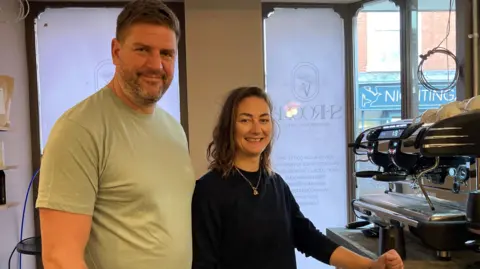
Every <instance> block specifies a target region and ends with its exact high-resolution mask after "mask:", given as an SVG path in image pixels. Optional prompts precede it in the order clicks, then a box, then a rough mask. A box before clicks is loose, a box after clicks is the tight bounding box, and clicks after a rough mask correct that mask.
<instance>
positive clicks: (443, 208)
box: [349, 110, 480, 260]
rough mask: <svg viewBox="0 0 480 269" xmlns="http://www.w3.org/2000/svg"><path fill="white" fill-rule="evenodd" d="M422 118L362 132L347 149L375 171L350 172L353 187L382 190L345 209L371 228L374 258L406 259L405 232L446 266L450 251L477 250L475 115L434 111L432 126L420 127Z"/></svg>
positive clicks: (479, 206)
mask: <svg viewBox="0 0 480 269" xmlns="http://www.w3.org/2000/svg"><path fill="white" fill-rule="evenodd" d="M427 114H428V113H427V112H426V113H425V114H424V115H422V117H421V118H417V119H412V120H403V121H397V122H394V123H390V124H385V125H381V126H377V127H374V128H370V129H368V130H365V131H363V132H362V133H360V134H359V135H358V137H357V138H356V140H355V142H354V143H352V144H350V145H349V146H350V147H351V148H352V149H353V151H354V153H355V154H356V155H360V156H364V158H365V159H366V160H367V161H368V162H370V163H371V164H374V165H375V166H376V167H377V169H376V170H363V171H356V172H355V177H356V180H357V181H358V180H366V179H369V180H370V179H373V180H375V181H380V182H386V183H387V184H386V186H388V187H386V188H385V191H384V192H383V193H374V194H363V195H360V197H358V199H355V200H353V201H352V210H353V211H354V213H355V215H356V216H357V218H359V219H361V220H363V222H366V223H369V224H373V228H368V230H367V229H365V231H370V232H369V233H365V235H366V236H367V235H370V236H371V234H372V231H374V232H373V234H376V235H377V236H378V238H379V240H378V254H379V255H381V254H383V253H384V252H386V251H388V250H390V249H395V250H397V252H398V253H399V254H400V256H402V258H403V259H407V250H406V249H405V235H404V234H405V231H406V230H408V231H409V232H410V233H411V234H413V235H414V236H415V237H417V238H418V239H420V241H421V242H422V243H423V245H425V246H427V247H428V248H429V249H432V250H435V253H436V257H437V258H438V259H439V260H449V259H450V258H451V252H452V251H457V250H466V249H469V248H472V249H475V250H478V249H480V243H479V242H480V240H479V241H477V237H480V193H479V192H478V190H477V186H478V182H477V174H476V173H477V172H478V170H477V168H476V167H477V165H478V159H477V158H480V129H479V130H475V129H476V128H478V127H480V110H472V111H460V112H459V113H456V114H455V115H453V116H452V115H448V116H445V117H440V118H439V117H438V111H437V114H436V115H437V117H435V113H434V116H433V120H425V117H431V115H430V116H429V115H427ZM432 190H441V192H443V193H448V195H445V197H438V195H432V193H433V191H432ZM435 196H436V197H435ZM359 226H360V225H359Z"/></svg>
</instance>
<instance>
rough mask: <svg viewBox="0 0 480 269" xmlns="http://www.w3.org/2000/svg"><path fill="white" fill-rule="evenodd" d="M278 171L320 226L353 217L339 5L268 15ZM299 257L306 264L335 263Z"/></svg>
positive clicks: (310, 268)
mask: <svg viewBox="0 0 480 269" xmlns="http://www.w3.org/2000/svg"><path fill="white" fill-rule="evenodd" d="M264 27H265V39H266V40H265V41H266V42H265V46H266V49H265V51H266V60H265V62H266V84H267V92H268V94H269V95H270V97H271V98H272V101H273V104H274V114H273V117H274V119H275V120H276V122H277V124H276V127H277V136H276V140H275V144H274V149H273V153H272V162H273V167H274V169H275V170H276V171H277V172H278V173H280V174H281V175H282V176H283V177H284V179H285V180H286V181H287V183H288V184H289V186H290V188H291V189H292V192H293V194H294V196H295V198H296V200H297V202H298V203H299V204H300V207H301V209H302V211H303V213H304V215H305V216H307V217H308V218H309V219H310V220H311V221H312V222H313V223H314V224H315V226H317V228H318V229H319V230H320V231H322V232H325V229H326V228H327V227H342V226H344V225H345V224H346V223H347V204H346V201H347V197H346V195H347V188H346V150H347V149H346V146H347V145H346V133H345V132H346V131H345V125H346V123H345V120H346V119H345V66H344V61H345V58H344V27H343V20H342V19H341V18H340V16H339V15H338V14H337V13H335V12H334V11H333V10H331V9H275V12H274V13H273V14H272V15H270V17H269V18H268V19H266V20H265V25H264ZM297 254H298V255H297V256H298V268H299V269H314V268H315V269H318V268H331V267H330V266H327V265H320V264H319V262H318V261H316V260H315V259H313V258H305V256H304V255H303V254H300V253H297Z"/></svg>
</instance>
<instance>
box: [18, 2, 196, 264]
mask: <svg viewBox="0 0 480 269" xmlns="http://www.w3.org/2000/svg"><path fill="white" fill-rule="evenodd" d="M125 3H126V2H120V1H119V2H31V3H30V13H29V14H28V16H27V18H26V19H25V38H26V53H27V66H28V78H29V79H28V80H29V83H28V87H29V107H30V132H31V146H32V168H33V173H35V172H36V171H37V170H38V169H40V160H41V148H40V118H39V103H38V101H39V92H38V78H37V58H36V53H37V51H36V46H35V44H36V32H35V23H36V19H37V18H38V16H39V15H40V14H41V13H43V12H44V11H45V10H46V9H47V8H52V9H59V8H72V7H82V8H121V7H123V6H124V5H125ZM167 5H168V6H169V7H170V8H171V9H172V10H173V11H174V12H175V14H176V15H177V17H178V19H179V20H180V25H181V36H180V40H179V44H178V69H179V70H178V75H179V78H178V80H179V84H180V85H179V86H180V87H179V91H180V117H181V119H180V121H181V124H182V126H183V128H184V130H185V133H186V135H187V139H188V137H189V136H188V103H187V77H186V75H187V71H186V62H187V61H186V36H185V6H184V4H183V3H181V2H167ZM32 194H33V201H36V199H37V195H38V181H35V182H34V184H33V188H32ZM33 212H34V225H35V235H36V236H40V221H39V216H38V211H37V210H35V208H34V210H33ZM36 263H37V268H38V269H41V268H43V266H42V261H41V258H40V257H37V261H36Z"/></svg>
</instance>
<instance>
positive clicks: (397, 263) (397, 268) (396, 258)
mask: <svg viewBox="0 0 480 269" xmlns="http://www.w3.org/2000/svg"><path fill="white" fill-rule="evenodd" d="M371 269H403V261H402V258H401V257H400V255H398V253H397V251H395V250H393V249H392V250H389V251H387V252H385V253H384V254H383V255H382V256H380V257H379V258H378V259H377V260H376V261H375V262H373V264H372V267H371Z"/></svg>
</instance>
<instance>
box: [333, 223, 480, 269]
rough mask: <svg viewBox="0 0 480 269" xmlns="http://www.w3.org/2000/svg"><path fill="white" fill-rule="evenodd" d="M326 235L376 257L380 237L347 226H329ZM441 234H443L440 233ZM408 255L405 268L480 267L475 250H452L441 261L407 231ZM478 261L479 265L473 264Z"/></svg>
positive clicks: (455, 268) (479, 260)
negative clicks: (368, 235)
mask: <svg viewBox="0 0 480 269" xmlns="http://www.w3.org/2000/svg"><path fill="white" fill-rule="evenodd" d="M326 235H327V237H328V238H330V239H331V240H333V241H334V242H336V243H337V244H339V245H341V246H344V247H346V248H348V249H350V250H352V251H354V252H356V253H358V254H360V255H364V256H366V257H369V258H371V259H376V258H377V257H378V256H377V247H378V244H377V242H378V239H377V238H368V237H365V236H364V235H363V233H362V232H361V231H360V230H349V229H345V228H329V229H327V232H326ZM439 236H441V235H439ZM405 244H406V249H407V257H406V259H405V260H404V265H405V269H480V254H479V253H475V252H473V251H468V250H466V251H455V252H452V259H451V260H450V261H440V260H438V259H437V258H436V255H435V251H433V250H430V249H428V248H426V247H425V246H423V245H422V243H421V242H420V240H418V239H417V238H416V237H414V236H413V235H411V234H410V233H409V232H405ZM475 262H478V264H477V266H472V264H474V263H475Z"/></svg>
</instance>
